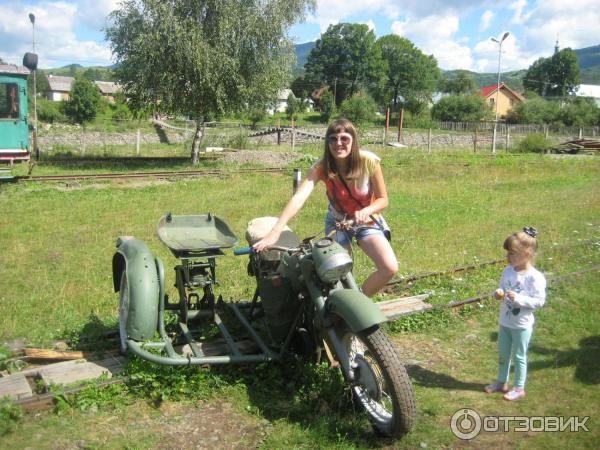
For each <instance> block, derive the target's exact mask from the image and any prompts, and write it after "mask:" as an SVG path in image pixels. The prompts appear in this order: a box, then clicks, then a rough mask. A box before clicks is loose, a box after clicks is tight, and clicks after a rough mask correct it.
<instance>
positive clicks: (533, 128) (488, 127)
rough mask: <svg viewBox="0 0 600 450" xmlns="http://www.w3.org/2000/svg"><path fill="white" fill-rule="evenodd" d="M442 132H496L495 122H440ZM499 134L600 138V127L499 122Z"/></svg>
mask: <svg viewBox="0 0 600 450" xmlns="http://www.w3.org/2000/svg"><path fill="white" fill-rule="evenodd" d="M439 128H440V129H441V130H451V131H463V132H475V131H489V132H492V131H493V130H494V122H440V123H439ZM497 132H498V134H506V133H507V132H508V133H509V134H531V133H540V134H545V135H548V134H550V133H551V134H557V135H561V136H579V137H584V136H588V137H597V136H600V127H557V126H552V125H544V124H536V123H529V124H507V123H505V122H498V127H497Z"/></svg>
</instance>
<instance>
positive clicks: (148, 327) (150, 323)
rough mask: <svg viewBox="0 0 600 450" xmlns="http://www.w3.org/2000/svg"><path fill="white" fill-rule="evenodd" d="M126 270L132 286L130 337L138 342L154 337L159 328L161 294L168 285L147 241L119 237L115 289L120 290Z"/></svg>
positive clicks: (114, 279) (114, 271)
mask: <svg viewBox="0 0 600 450" xmlns="http://www.w3.org/2000/svg"><path fill="white" fill-rule="evenodd" d="M160 265H161V266H162V263H161V264H160ZM123 273H124V274H125V276H126V277H127V286H128V288H129V309H128V316H127V323H126V330H127V336H128V337H129V338H130V339H135V340H137V341H143V340H147V339H150V338H151V337H153V336H154V333H155V332H156V331H158V328H157V327H158V316H159V296H160V292H164V287H162V288H161V286H160V284H161V283H160V282H161V281H162V280H160V281H159V274H158V270H157V262H156V260H155V257H154V255H153V254H152V252H151V251H150V249H149V248H148V246H147V245H146V244H145V243H144V242H143V241H140V240H138V239H129V238H125V237H119V238H117V252H116V253H115V255H114V256H113V282H114V286H115V292H118V291H119V288H120V283H121V276H122V274H123Z"/></svg>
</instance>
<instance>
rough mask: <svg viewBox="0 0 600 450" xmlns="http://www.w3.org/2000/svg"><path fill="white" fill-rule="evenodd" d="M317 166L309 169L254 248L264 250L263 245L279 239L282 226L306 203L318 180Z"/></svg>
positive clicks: (271, 243)
mask: <svg viewBox="0 0 600 450" xmlns="http://www.w3.org/2000/svg"><path fill="white" fill-rule="evenodd" d="M317 167H318V166H317V165H315V166H313V167H312V168H311V169H310V172H309V173H308V176H307V177H306V179H305V180H304V181H303V182H302V183H301V184H300V187H298V190H297V191H296V193H295V194H294V195H293V196H292V198H291V199H290V201H289V202H288V203H287V205H285V208H283V211H282V212H281V215H280V216H279V219H277V222H275V225H273V228H272V229H271V231H269V233H268V234H267V235H266V236H265V237H264V238H262V239H261V240H260V241H258V242H257V243H255V244H254V245H253V246H252V247H254V249H255V250H257V251H261V250H264V249H265V247H268V246H270V245H273V244H275V243H276V242H277V240H278V239H279V236H280V235H281V232H282V231H283V228H284V227H285V226H286V225H287V223H288V222H289V221H290V220H291V219H292V218H293V217H294V216H295V215H296V214H298V211H300V209H302V206H304V203H306V200H307V199H308V197H309V196H310V194H311V192H312V191H313V189H314V187H315V184H317V183H318V181H319V176H318V173H317Z"/></svg>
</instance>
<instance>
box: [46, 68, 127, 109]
mask: <svg viewBox="0 0 600 450" xmlns="http://www.w3.org/2000/svg"><path fill="white" fill-rule="evenodd" d="M46 79H47V80H48V86H49V90H48V92H47V93H46V98H47V99H48V100H52V101H55V102H61V101H68V100H70V99H71V89H72V88H73V83H74V82H75V78H73V77H63V76H59V75H52V74H50V75H47V76H46ZM94 84H95V85H96V86H97V87H98V89H99V90H100V94H102V97H104V98H105V99H106V100H107V101H109V102H111V103H113V102H114V101H115V94H116V93H117V92H121V91H122V88H121V85H119V84H117V83H114V82H112V81H94Z"/></svg>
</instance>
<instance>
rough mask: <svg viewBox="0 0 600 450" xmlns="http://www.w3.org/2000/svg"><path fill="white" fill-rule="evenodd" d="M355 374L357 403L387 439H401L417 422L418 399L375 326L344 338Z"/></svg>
mask: <svg viewBox="0 0 600 450" xmlns="http://www.w3.org/2000/svg"><path fill="white" fill-rule="evenodd" d="M342 341H343V344H344V345H345V347H346V350H347V351H348V356H349V362H350V365H351V367H353V368H354V370H355V375H356V380H355V381H354V382H353V384H352V392H353V394H354V397H355V399H356V400H357V401H358V402H359V403H360V405H361V406H362V407H363V408H364V410H365V412H366V413H367V416H368V417H369V420H370V421H371V423H372V424H373V426H374V428H375V429H376V430H377V431H378V432H380V433H381V434H383V435H384V436H391V437H401V436H403V435H405V434H406V433H408V432H409V431H410V429H411V428H412V426H413V425H414V422H415V418H416V405H415V396H414V391H413V388H412V384H411V381H410V378H409V377H408V374H407V373H406V369H405V368H404V366H403V365H402V363H401V361H400V358H399V356H398V354H397V352H396V350H395V349H394V347H393V345H392V343H391V342H390V340H389V339H388V337H387V336H386V335H385V333H384V332H383V331H382V330H381V329H380V328H379V326H375V327H372V328H370V329H369V330H365V331H362V332H361V333H358V334H355V333H353V332H351V331H349V330H347V331H346V332H345V333H344V334H343V337H342Z"/></svg>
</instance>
